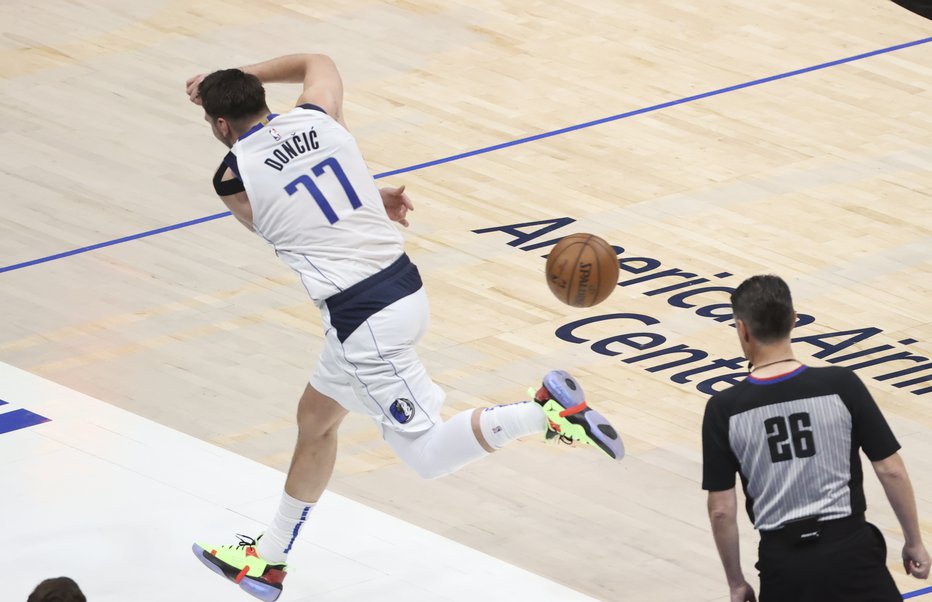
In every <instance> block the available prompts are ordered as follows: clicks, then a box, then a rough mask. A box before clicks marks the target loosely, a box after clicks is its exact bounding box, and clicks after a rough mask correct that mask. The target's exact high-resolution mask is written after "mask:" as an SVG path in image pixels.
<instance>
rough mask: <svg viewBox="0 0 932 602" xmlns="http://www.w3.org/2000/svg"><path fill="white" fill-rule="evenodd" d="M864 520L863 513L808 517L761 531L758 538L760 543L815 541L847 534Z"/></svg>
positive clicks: (864, 521) (793, 543)
mask: <svg viewBox="0 0 932 602" xmlns="http://www.w3.org/2000/svg"><path fill="white" fill-rule="evenodd" d="M866 522H867V521H866V520H865V519H864V514H863V513H858V514H852V515H851V516H846V517H844V518H835V519H830V520H819V518H818V517H810V518H804V519H802V520H796V521H792V522H789V523H786V524H785V525H783V527H781V528H779V529H773V530H769V531H761V532H760V539H761V543H765V544H766V543H783V544H789V545H796V544H800V543H806V542H816V541H819V540H821V539H834V538H836V537H837V536H839V535H845V534H848V533H850V532H851V531H852V530H853V529H856V528H857V527H858V526H859V525H863V524H864V523H866Z"/></svg>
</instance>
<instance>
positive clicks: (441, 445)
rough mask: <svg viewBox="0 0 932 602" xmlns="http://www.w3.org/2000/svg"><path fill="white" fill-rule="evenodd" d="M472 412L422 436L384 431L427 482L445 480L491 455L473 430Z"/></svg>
mask: <svg viewBox="0 0 932 602" xmlns="http://www.w3.org/2000/svg"><path fill="white" fill-rule="evenodd" d="M472 413H473V410H467V411H465V412H460V413H459V414H457V415H456V416H454V417H453V418H451V419H450V420H448V421H446V422H438V423H437V424H435V425H434V426H432V427H430V428H429V429H427V430H426V431H422V432H420V433H400V432H398V431H394V430H391V429H385V441H386V442H387V443H388V444H389V445H390V446H391V447H392V449H394V450H395V453H396V454H398V457H399V458H401V459H402V460H403V461H404V462H405V464H407V465H408V466H410V467H411V468H413V469H414V470H415V472H417V473H418V474H419V475H421V476H422V477H424V478H425V479H436V478H438V477H443V476H446V475H448V474H450V473H453V472H456V471H457V470H459V469H460V468H462V467H464V466H466V465H467V464H469V463H470V462H474V461H475V460H478V459H479V458H482V457H484V456H486V455H488V452H487V451H485V450H484V449H483V448H482V446H481V445H479V441H477V440H476V435H475V433H473V431H472Z"/></svg>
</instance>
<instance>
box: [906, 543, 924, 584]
mask: <svg viewBox="0 0 932 602" xmlns="http://www.w3.org/2000/svg"><path fill="white" fill-rule="evenodd" d="M929 562H930V561H929V552H927V551H926V548H925V546H924V545H922V544H919V545H913V546H903V568H904V569H906V574H907V575H912V576H913V577H915V578H916V579H926V578H927V577H928V576H929Z"/></svg>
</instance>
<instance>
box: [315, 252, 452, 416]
mask: <svg viewBox="0 0 932 602" xmlns="http://www.w3.org/2000/svg"><path fill="white" fill-rule="evenodd" d="M321 315H322V317H323V321H324V328H325V338H326V340H325V343H324V349H323V352H322V353H321V357H320V362H319V363H318V365H317V369H316V370H315V371H314V374H313V376H311V379H310V383H311V386H313V387H314V388H315V389H317V390H318V391H320V392H321V393H323V394H324V395H327V396H328V397H332V398H333V399H335V400H336V401H337V402H338V403H339V404H340V405H342V406H343V407H344V408H346V409H347V410H349V411H351V412H362V413H365V414H368V415H369V416H371V417H372V418H373V419H374V420H375V421H376V423H377V424H378V425H379V426H380V427H381V428H382V429H385V428H389V429H393V430H395V431H400V432H407V433H418V432H423V431H425V430H427V429H429V428H430V427H432V426H433V425H434V424H436V423H437V422H439V421H440V418H439V416H440V407H441V406H442V405H443V400H444V393H443V390H442V389H441V388H440V387H439V386H437V385H436V384H435V383H434V382H433V381H432V380H431V379H430V376H428V374H427V370H426V369H425V368H424V365H423V364H422V363H421V360H420V358H419V357H418V355H417V353H416V351H415V349H414V347H415V345H416V344H417V342H418V341H419V340H420V338H421V336H423V334H424V332H425V331H426V330H427V326H428V324H429V322H430V309H429V307H428V303H427V293H426V292H425V291H424V287H423V286H422V284H421V278H420V275H419V274H418V272H417V268H416V267H415V266H414V264H412V263H411V262H410V260H409V259H408V257H407V256H406V255H402V256H401V258H400V259H399V260H398V261H396V262H395V263H393V264H392V265H391V266H389V267H387V268H385V269H384V270H382V271H381V272H379V273H378V274H375V275H374V276H371V277H369V278H367V279H365V280H363V281H362V282H360V283H358V284H356V285H353V286H352V287H350V288H349V289H347V290H346V291H344V292H342V293H339V294H337V295H335V296H333V297H331V298H330V299H328V300H327V301H326V303H325V304H323V305H322V306H321Z"/></svg>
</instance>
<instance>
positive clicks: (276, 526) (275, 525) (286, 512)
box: [256, 491, 317, 564]
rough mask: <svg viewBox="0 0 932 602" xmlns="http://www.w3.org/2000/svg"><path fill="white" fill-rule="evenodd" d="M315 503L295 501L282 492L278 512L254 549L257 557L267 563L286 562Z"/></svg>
mask: <svg viewBox="0 0 932 602" xmlns="http://www.w3.org/2000/svg"><path fill="white" fill-rule="evenodd" d="M316 505H317V502H302V501H301V500H296V499H295V498H293V497H291V496H290V495H288V494H287V493H285V492H284V491H283V492H282V499H281V501H280V502H279V503H278V511H277V512H276V513H275V518H273V519H272V523H271V524H270V525H269V526H268V528H266V530H265V533H263V534H262V538H261V539H259V543H258V544H257V546H256V547H258V549H259V556H262V558H263V559H264V560H267V561H268V562H271V563H274V564H279V563H283V562H285V561H286V559H287V558H288V552H290V551H291V546H293V545H294V542H295V540H296V539H297V538H298V532H299V531H300V530H301V526H302V525H303V524H304V521H305V520H307V517H308V515H309V514H310V513H311V510H313V509H314V506H316Z"/></svg>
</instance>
